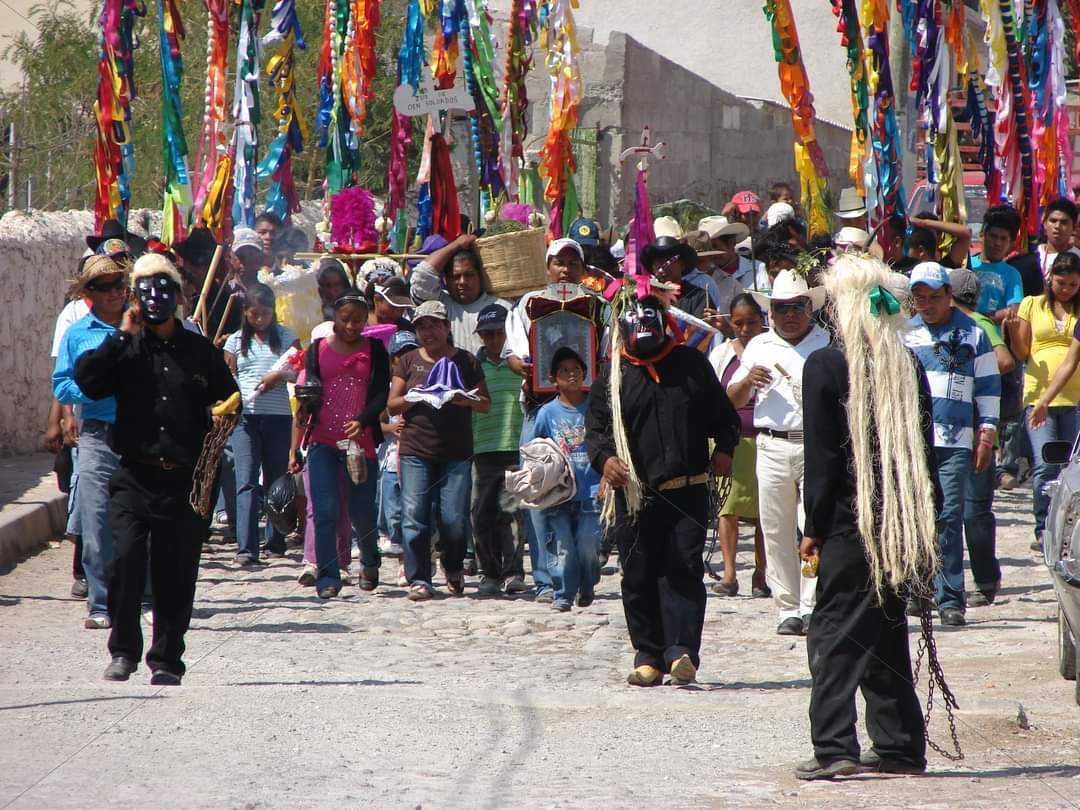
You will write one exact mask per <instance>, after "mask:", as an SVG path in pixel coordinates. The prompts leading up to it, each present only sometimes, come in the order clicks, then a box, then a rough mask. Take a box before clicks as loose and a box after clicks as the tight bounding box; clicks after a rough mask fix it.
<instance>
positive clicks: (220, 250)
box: [192, 245, 225, 334]
mask: <svg viewBox="0 0 1080 810" xmlns="http://www.w3.org/2000/svg"><path fill="white" fill-rule="evenodd" d="M224 253H225V248H224V247H223V246H222V245H218V246H217V247H215V248H214V257H213V258H212V259H211V260H210V269H209V270H207V271H206V278H205V279H203V285H202V292H201V293H199V305H198V306H197V307H196V308H195V317H194V318H192V320H195V321H198V322H199V326H201V327H202V330H203V334H205V333H206V318H207V312H206V299H207V297H209V295H210V286H211V285H212V284H213V283H214V276H215V275H216V274H217V269H218V265H219V264H221V257H222V256H223V255H224Z"/></svg>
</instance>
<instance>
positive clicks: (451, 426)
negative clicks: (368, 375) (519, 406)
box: [394, 349, 484, 461]
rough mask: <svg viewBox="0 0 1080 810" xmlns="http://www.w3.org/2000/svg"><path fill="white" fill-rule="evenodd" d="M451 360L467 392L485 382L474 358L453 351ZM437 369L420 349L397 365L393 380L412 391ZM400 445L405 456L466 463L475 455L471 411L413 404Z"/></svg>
mask: <svg viewBox="0 0 1080 810" xmlns="http://www.w3.org/2000/svg"><path fill="white" fill-rule="evenodd" d="M448 359H449V360H450V362H451V363H453V364H454V365H455V366H457V370H458V373H459V374H461V381H462V383H463V384H464V386H465V390H466V391H468V390H470V389H472V388H476V387H477V386H478V385H480V383H482V382H483V381H484V372H483V370H482V369H481V368H480V364H479V363H478V362H477V360H476V357H475V356H474V355H472V354H470V353H469V352H466V351H462V350H461V349H454V350H453V353H452V354H450V355H448ZM434 365H435V364H434V363H433V362H431V361H429V360H425V359H424V356H423V355H422V354H421V353H420V349H413V350H412V351H411V352H409V353H408V354H404V355H402V356H401V357H400V358H398V360H397V362H395V363H394V376H395V377H401V378H402V379H403V380H405V390H406V391H411V390H412V389H413V388H419V387H420V386H422V385H424V384H425V383H426V382H427V378H428V374H429V373H430V372H431V369H432V367H433V366H434ZM400 442H401V443H400V445H399V446H398V453H399V454H400V455H403V456H418V457H420V458H425V459H430V460H432V461H464V460H465V459H468V458H470V457H471V456H472V454H473V434H472V409H471V408H466V407H464V406H462V405H450V404H446V405H443V406H442V407H441V408H433V407H431V406H430V405H428V404H426V403H419V402H418V403H410V405H409V409H408V410H407V411H405V428H404V429H403V430H402V431H401V439H400Z"/></svg>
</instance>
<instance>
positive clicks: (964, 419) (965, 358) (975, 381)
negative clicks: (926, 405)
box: [906, 309, 1001, 450]
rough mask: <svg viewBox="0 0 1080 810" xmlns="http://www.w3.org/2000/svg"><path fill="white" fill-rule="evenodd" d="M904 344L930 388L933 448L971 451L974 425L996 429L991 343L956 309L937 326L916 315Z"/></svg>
mask: <svg viewBox="0 0 1080 810" xmlns="http://www.w3.org/2000/svg"><path fill="white" fill-rule="evenodd" d="M906 343H907V345H908V347H909V348H910V349H911V350H912V351H913V352H915V355H916V356H917V357H918V358H919V362H920V363H922V366H923V368H924V369H926V377H927V380H929V382H930V394H931V396H932V397H933V402H934V446H935V447H942V448H966V449H968V450H970V449H971V448H972V447H973V446H974V442H975V427H976V424H977V425H978V427H980V428H990V429H992V430H996V429H997V424H998V414H999V412H1000V407H1001V375H1000V374H999V373H998V367H997V358H995V357H994V350H993V348H992V347H991V345H990V340H989V338H987V336H986V333H985V332H983V330H982V329H980V328H979V326H978V324H976V323H975V321H973V320H972V319H971V318H969V317H968V316H967V315H965V314H964V313H962V312H960V311H959V310H958V309H953V311H952V315H951V317H950V318H949V320H948V321H946V322H945V323H943V324H939V325H937V326H928V325H927V324H926V323H924V322H923V319H922V316H921V315H916V316H915V317H914V318H912V319H911V331H910V332H909V333H908V335H907V338H906Z"/></svg>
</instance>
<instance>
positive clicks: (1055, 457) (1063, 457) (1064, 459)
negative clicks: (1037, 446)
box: [1042, 442, 1072, 464]
mask: <svg viewBox="0 0 1080 810" xmlns="http://www.w3.org/2000/svg"><path fill="white" fill-rule="evenodd" d="M1071 456H1072V442H1047V443H1046V444H1044V445H1043V449H1042V460H1043V461H1044V462H1045V463H1047V464H1068V463H1069V459H1070V457H1071Z"/></svg>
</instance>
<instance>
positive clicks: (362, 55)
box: [341, 0, 381, 138]
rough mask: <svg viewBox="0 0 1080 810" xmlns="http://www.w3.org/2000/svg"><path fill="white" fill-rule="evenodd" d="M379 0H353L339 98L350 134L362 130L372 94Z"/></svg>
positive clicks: (342, 64)
mask: <svg viewBox="0 0 1080 810" xmlns="http://www.w3.org/2000/svg"><path fill="white" fill-rule="evenodd" d="M380 2H381V0H352V5H351V8H350V10H349V27H348V29H347V32H346V34H345V46H344V52H343V53H342V59H341V99H342V103H343V104H344V106H345V109H346V111H347V112H348V113H349V118H350V119H352V128H353V134H354V135H355V136H356V137H357V138H359V137H360V136H361V135H363V134H364V121H365V120H366V119H367V112H368V104H370V103H371V101H372V100H373V99H374V98H375V69H376V67H377V64H376V54H375V29H376V28H377V27H378V25H379V4H380Z"/></svg>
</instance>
